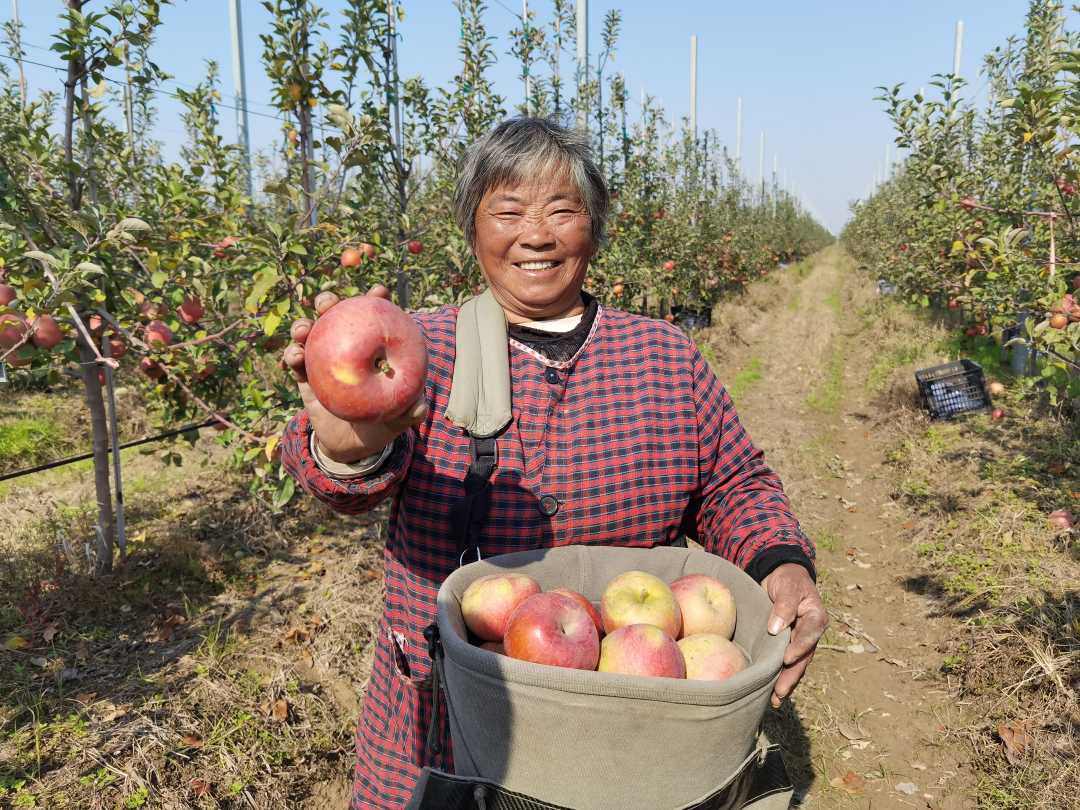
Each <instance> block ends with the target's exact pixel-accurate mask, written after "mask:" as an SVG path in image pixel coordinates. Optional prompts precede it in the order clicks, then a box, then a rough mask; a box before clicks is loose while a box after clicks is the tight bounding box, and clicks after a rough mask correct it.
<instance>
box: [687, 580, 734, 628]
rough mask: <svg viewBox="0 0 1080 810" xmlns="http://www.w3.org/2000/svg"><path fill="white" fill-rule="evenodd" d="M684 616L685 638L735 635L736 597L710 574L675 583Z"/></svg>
mask: <svg viewBox="0 0 1080 810" xmlns="http://www.w3.org/2000/svg"><path fill="white" fill-rule="evenodd" d="M671 592H672V593H673V594H675V601H676V602H678V603H679V610H680V611H681V612H682V635H683V636H693V635H696V634H698V633H715V634H716V635H720V636H723V637H724V638H731V637H732V635H734V633H735V597H734V596H732V595H731V591H729V590H728V589H727V586H725V585H724V583H722V582H721V581H720V580H718V579H716V578H715V577H710V576H707V575H706V574H687V575H686V576H684V577H679V578H678V579H677V580H675V581H674V582H672V583H671Z"/></svg>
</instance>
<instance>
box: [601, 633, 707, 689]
mask: <svg viewBox="0 0 1080 810" xmlns="http://www.w3.org/2000/svg"><path fill="white" fill-rule="evenodd" d="M596 671H597V672H617V673H619V674H622V675H649V676H652V677H654V678H685V677H686V662H685V660H684V659H683V654H682V651H681V650H680V649H679V645H678V644H676V643H675V640H674V639H673V638H671V636H669V635H668V634H667V633H665V632H664V631H663V630H661V629H660V628H659V627H657V626H656V625H653V624H628V625H626V626H625V627H620V628H618V629H617V630H615V631H613V632H612V633H609V634H608V635H606V636H604V640H603V641H602V642H601V643H600V660H599V662H598V663H597V666H596Z"/></svg>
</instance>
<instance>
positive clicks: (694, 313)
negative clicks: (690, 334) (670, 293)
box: [671, 304, 712, 329]
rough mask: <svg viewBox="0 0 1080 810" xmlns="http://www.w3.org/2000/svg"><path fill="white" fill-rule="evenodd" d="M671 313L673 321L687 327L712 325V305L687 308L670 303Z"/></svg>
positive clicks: (699, 327) (698, 327) (694, 327)
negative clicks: (700, 307)
mask: <svg viewBox="0 0 1080 810" xmlns="http://www.w3.org/2000/svg"><path fill="white" fill-rule="evenodd" d="M671 314H672V315H673V316H675V323H677V324H679V326H685V327H686V328H687V329H705V328H706V327H709V326H712V307H707V308H705V309H689V308H687V307H683V306H680V305H679V304H672V306H671Z"/></svg>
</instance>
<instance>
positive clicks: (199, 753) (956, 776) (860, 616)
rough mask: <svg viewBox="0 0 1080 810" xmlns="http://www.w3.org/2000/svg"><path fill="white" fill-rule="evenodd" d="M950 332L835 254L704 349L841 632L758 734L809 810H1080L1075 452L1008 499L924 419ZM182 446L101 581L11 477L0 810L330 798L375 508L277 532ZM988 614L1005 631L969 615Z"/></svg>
mask: <svg viewBox="0 0 1080 810" xmlns="http://www.w3.org/2000/svg"><path fill="white" fill-rule="evenodd" d="M940 337H941V335H940V332H939V333H935V334H934V335H931V336H930V337H928V336H927V335H926V334H924V333H922V332H920V331H919V327H918V325H917V324H916V323H915V321H914V320H912V319H910V318H908V319H906V320H903V319H901V320H897V319H895V318H890V317H887V316H886V315H883V310H882V303H881V302H880V301H877V300H875V294H874V288H873V285H872V280H871V279H870V277H869V276H867V275H866V274H861V273H858V272H856V271H855V269H854V267H853V266H852V263H851V260H850V259H849V258H847V257H846V255H845V254H844V253H843V252H842V250H840V249H839V248H831V249H829V250H827V251H825V252H823V253H822V254H820V255H818V256H816V257H813V258H812V259H811V260H808V261H806V262H804V263H801V264H799V265H796V266H794V267H790V268H787V269H786V270H784V271H782V272H777V273H776V274H774V275H772V276H770V277H768V278H766V279H764V280H761V281H758V282H756V283H754V284H753V285H751V287H750V288H749V289H748V290H747V291H746V293H745V294H744V295H741V296H740V297H739V298H738V299H736V300H733V301H731V302H728V303H726V304H723V305H721V306H719V307H717V309H716V311H715V313H714V325H713V326H712V328H710V329H708V330H705V331H702V332H700V333H697V334H696V335H695V339H696V341H697V342H698V344H699V346H701V348H702V351H703V352H704V353H705V355H706V356H707V357H708V359H709V360H710V362H711V363H713V365H714V367H715V368H716V370H717V372H718V374H719V376H720V378H721V380H722V381H723V382H724V383H725V385H727V386H728V388H729V390H730V391H731V393H732V396H733V398H734V400H735V403H736V406H737V409H738V411H739V414H740V417H741V418H742V420H743V422H744V423H745V424H746V426H747V427H748V429H749V431H750V433H751V435H752V436H753V438H754V440H755V441H756V442H757V443H758V444H759V445H760V446H762V447H763V448H764V449H765V451H766V453H767V458H768V460H769V462H770V464H771V465H772V466H773V467H774V468H775V469H776V470H777V471H778V472H779V473H780V475H781V477H782V479H783V481H784V483H785V487H786V489H787V491H788V493H789V495H790V496H791V499H792V502H793V504H794V507H795V511H796V514H797V515H798V516H799V517H800V519H801V521H802V522H803V523H804V526H805V528H806V529H807V531H808V533H809V534H810V535H811V536H812V537H813V538H814V540H815V541H816V543H817V546H818V567H819V586H820V588H821V590H822V593H823V596H824V598H825V601H826V604H827V606H828V609H829V612H830V615H831V617H832V624H831V627H830V628H829V630H828V632H827V634H826V636H825V638H824V639H823V641H822V644H821V645H820V646H819V650H818V653H817V657H816V659H815V661H814V662H813V664H812V666H811V668H810V670H809V674H808V676H807V677H806V679H805V680H804V682H803V683H802V684H801V685H800V687H799V689H798V690H797V692H796V693H795V696H794V698H793V700H791V701H789V702H788V703H787V704H786V705H785V706H784V707H783V709H782V710H781V711H779V712H777V713H774V714H773V715H772V716H771V717H770V718H769V730H770V734H771V735H772V736H773V737H774V739H777V740H778V741H780V742H781V744H782V745H783V747H784V748H785V752H786V758H787V761H788V765H789V769H790V771H791V773H792V776H793V778H794V780H795V782H796V783H797V788H798V792H797V799H798V801H799V803H800V804H801V806H804V807H813V808H930V810H946V809H948V810H958V809H959V808H966V807H973V806H975V803H976V801H978V806H979V807H980V808H983V807H985V808H991V809H992V810H998V808H1002V809H1004V808H1021V807H1047V808H1049V807H1054V808H1059V807H1078V806H1080V805H1077V804H1075V802H1076V797H1075V796H1072V795H1070V794H1069V793H1066V792H1065V790H1066V789H1067V788H1068V784H1069V780H1070V779H1072V776H1077V777H1080V774H1078V773H1077V770H1076V767H1077V766H1076V765H1075V763H1076V761H1077V756H1076V753H1080V752H1078V751H1077V748H1076V738H1077V731H1076V729H1080V715H1076V714H1070V712H1072V711H1074V707H1075V691H1074V686H1072V685H1073V684H1075V683H1077V680H1076V678H1077V671H1078V670H1080V647H1078V646H1077V645H1076V644H1075V637H1074V636H1072V635H1070V629H1069V628H1070V627H1074V628H1075V630H1073V631H1072V632H1073V633H1080V610H1077V609H1076V607H1077V605H1078V604H1080V603H1078V602H1077V601H1076V595H1075V593H1073V594H1071V595H1070V594H1069V593H1067V592H1066V593H1063V592H1062V591H1061V589H1060V588H1057V589H1056V590H1055V588H1054V587H1052V583H1055V582H1056V583H1059V584H1060V583H1069V582H1074V583H1075V582H1076V581H1078V577H1077V574H1078V572H1080V555H1078V554H1077V553H1076V549H1075V548H1074V547H1073V546H1070V545H1062V543H1061V541H1060V538H1054V537H1051V536H1049V535H1048V534H1047V532H1046V531H1045V514H1046V512H1048V511H1049V509H1050V508H1051V504H1052V503H1054V501H1053V500H1052V498H1057V497H1059V496H1061V497H1067V496H1068V493H1069V491H1070V485H1069V484H1068V482H1062V481H1060V480H1057V479H1060V478H1061V476H1060V475H1059V476H1057V477H1056V479H1055V478H1054V477H1052V476H1051V477H1049V478H1048V477H1047V476H1046V475H1045V468H1046V463H1047V461H1048V460H1049V459H1053V461H1052V462H1050V463H1052V464H1056V465H1058V469H1063V468H1065V467H1068V464H1069V463H1070V462H1069V459H1070V458H1073V457H1075V456H1076V451H1077V450H1078V449H1080V443H1074V444H1068V443H1067V442H1066V441H1064V440H1063V439H1062V438H1061V436H1062V434H1061V429H1060V427H1058V426H1056V425H1055V424H1049V427H1048V428H1046V429H1045V433H1046V435H1047V436H1048V437H1050V438H1047V439H1046V440H1045V442H1044V445H1045V447H1046V448H1047V450H1046V452H1045V453H1044V454H1043V455H1044V456H1045V458H1043V457H1036V456H1034V455H1031V454H1029V455H1030V457H1028V456H1025V458H1026V459H1027V460H1026V461H1024V462H1023V465H1025V466H1023V467H1022V469H1023V470H1024V471H1025V475H1026V477H1024V478H1023V479H1022V480H1023V481H1024V482H1025V484H1024V487H1025V488H1024V489H1023V491H1020V490H1018V488H1017V486H1016V485H1015V484H1014V483H1013V482H1014V481H1015V480H1017V479H1016V470H1017V469H1018V466H1017V465H1018V464H1019V462H1014V461H1012V460H1011V459H1012V456H1011V455H1008V454H1007V453H1006V452H1005V451H1006V450H1008V443H1007V442H1006V441H1005V438H1006V437H1005V436H1004V435H1003V434H1000V435H999V434H998V433H993V432H992V430H997V429H996V428H994V429H991V428H987V427H986V425H987V424H988V423H987V420H986V418H985V417H977V418H973V421H970V422H967V423H965V424H964V425H958V426H954V427H952V428H948V429H945V428H937V427H934V426H928V423H927V421H926V420H925V418H924V417H923V416H922V415H921V414H920V413H919V412H918V409H917V408H915V407H912V402H911V389H912V388H913V386H912V384H911V382H910V380H911V374H910V372H911V368H912V367H913V365H912V364H914V363H921V364H926V365H930V364H932V363H933V361H935V360H936V359H940V358H935V357H933V356H932V353H933V351H934V349H933V348H932V346H934V345H936V343H935V341H936V340H937V339H938V338H940ZM35 396H39V395H35ZM34 401H35V402H37V400H34ZM1017 407H1019V406H1017ZM37 410H38V411H40V410H41V409H40V408H38V409H37ZM4 418H5V416H4V414H3V413H0V428H2V427H3V425H4ZM61 418H62V416H61V415H57V416H56V419H58V420H59V419H61ZM1025 424H1027V423H1025ZM1032 424H1034V423H1032ZM1039 424H1042V423H1039ZM68 429H74V428H73V427H72V426H69V428H68ZM1024 430H1026V431H1027V435H1028V436H1029V437H1030V436H1031V435H1035V434H1036V433H1037V432H1038V429H1036V428H1030V429H1029V428H1024ZM1028 443H1029V444H1030V441H1029V442H1028ZM182 455H183V456H184V458H185V463H184V465H183V466H163V465H162V463H161V461H160V459H159V458H157V457H155V456H153V455H141V454H137V453H134V452H133V453H131V454H130V455H127V454H125V456H124V458H125V465H126V466H125V475H126V480H128V482H129V485H128V504H129V521H130V526H131V534H132V541H131V556H130V559H129V561H128V564H127V566H126V567H125V568H124V569H123V570H122V571H120V572H118V573H117V574H115V575H114V576H113V577H111V578H108V579H106V580H101V581H92V580H88V579H86V578H83V577H79V576H73V575H72V569H73V568H77V565H76V564H75V563H76V562H77V561H73V560H72V559H71V557H72V554H73V553H74V554H75V555H76V556H77V551H78V548H79V547H80V543H79V542H75V541H76V540H79V539H84V538H85V537H86V536H88V534H89V532H90V531H91V528H90V527H91V525H92V508H91V501H92V482H91V481H90V480H89V476H88V475H86V470H85V468H83V469H82V470H81V471H80V470H77V469H76V470H73V469H72V468H67V469H66V470H56V471H53V472H50V473H45V474H42V475H41V476H38V477H35V478H33V479H23V480H22V481H21V482H17V485H16V484H8V485H0V487H3V489H0V501H2V502H3V508H0V579H2V580H3V581H4V582H5V588H4V592H3V593H2V594H0V644H2V646H0V807H2V808H7V807H50V808H54V807H55V808H80V810H81V808H113V807H124V808H140V807H153V808H170V810H171V809H172V808H176V810H180V808H184V809H185V810H186V809H187V808H230V809H231V808H256V809H257V810H264V809H265V810H292V809H293V808H300V809H301V810H338V809H340V810H344V808H345V807H346V805H347V801H348V790H349V768H350V766H351V761H352V755H351V750H350V748H351V730H352V726H353V724H354V722H355V718H356V716H357V715H358V711H359V705H360V702H361V700H362V696H363V692H364V688H365V685H366V679H367V674H368V671H369V668H370V655H371V641H372V634H373V632H374V626H375V622H376V621H377V618H378V613H379V609H380V605H381V600H382V590H381V566H382V556H381V555H382V539H383V536H384V535H383V532H384V522H385V512H382V511H380V512H376V513H374V514H371V515H367V516H362V517H359V518H347V517H342V516H340V515H336V514H332V513H330V512H329V511H328V510H326V509H325V508H323V507H321V506H319V505H317V504H315V503H313V502H312V501H311V500H310V499H306V498H300V499H298V500H297V502H296V503H295V504H294V505H293V506H290V509H289V511H288V513H287V514H285V515H280V516H272V515H270V514H269V513H268V512H267V510H266V509H265V508H264V507H262V506H258V505H253V504H252V503H251V502H250V499H249V498H248V496H247V494H246V491H245V490H246V486H245V483H244V482H243V481H242V480H239V479H237V478H234V477H233V476H231V475H230V474H229V473H228V472H227V471H225V469H224V467H223V465H222V456H223V454H222V452H221V451H220V450H216V449H215V445H214V443H213V441H212V440H208V439H202V440H200V441H199V442H198V443H197V444H196V445H195V446H193V447H191V448H189V449H186V450H184V451H183V453H182ZM1033 459H1034V460H1033ZM1006 462H1008V463H1006ZM995 464H997V465H998V467H994V466H993V465H995ZM1062 465H1064V466H1062ZM14 466H19V465H17V464H16V465H14ZM999 468H1000V469H1002V470H1006V469H1007V471H1008V476H1007V477H1001V476H998V477H997V478H995V473H994V472H993V471H994V469H999ZM1036 468H1038V469H1036ZM988 469H989V470H990V472H987V470H988ZM1040 471H1041V472H1040ZM1053 486H1057V489H1056V490H1055V489H1052V487H1053ZM1071 489H1073V490H1080V486H1071ZM986 493H990V494H991V495H993V497H995V498H997V500H995V501H991V502H989V503H987V502H986V501H985V498H986V497H988V496H987V495H986ZM1072 494H1073V496H1075V497H1076V498H1080V492H1073V493H1072ZM1020 496H1022V497H1023V499H1024V500H1023V501H1022V502H1021V501H1017V500H1016V499H1017V498H1018V497H1020ZM979 499H983V500H979ZM1018 504H1019V505H1018ZM988 515H993V516H995V517H994V518H993V524H992V527H991V526H990V524H989V523H988V522H987V521H988V520H989V518H988V517H987V516H988ZM1001 515H1005V517H1001ZM1021 515H1022V517H1023V520H1020V517H1018V516H1021ZM1025 521H1026V522H1025ZM1006 523H1007V524H1008V527H1009V532H1010V533H1009V534H1008V535H1007V538H1006V539H1005V540H1003V539H1002V538H1003V537H1004V535H1002V534H1001V529H1002V526H1004V525H1005V524H1006ZM1021 523H1023V526H1021ZM943 527H944V529H947V531H944V530H943ZM1024 527H1027V528H1024ZM987 538H989V540H988V539H987ZM1055 544H1056V545H1055ZM1013 547H1015V548H1016V549H1017V552H1016V554H1015V556H1013V557H1010V556H1008V555H1009V554H1011V553H1012V552H1010V551H1009V550H1010V549H1011V548H1013ZM964 549H968V550H969V551H966V552H965V554H966V555H967V556H961V555H960V552H961V551H963V550H964ZM1009 560H1014V561H1015V562H1016V565H1015V566H1014V567H1012V568H1010V567H1009V565H1008V564H1006V563H1008V561H1009ZM988 561H989V562H988ZM1010 564H1011V563H1010ZM1021 582H1022V583H1024V587H1014V585H1016V584H1017V583H1021ZM1006 584H1008V587H1007V588H1006ZM1036 586H1037V588H1036ZM1025 588H1026V589H1025ZM1040 589H1041V590H1040ZM1036 591H1039V592H1041V593H1043V594H1045V598H1042V597H1040V598H1036V597H1037V596H1038V593H1037V592H1036ZM1014 592H1015V593H1017V594H1019V596H1018V597H1017V600H1019V601H1015V602H1008V603H1007V604H1006V603H1005V602H1004V601H1003V600H1004V597H1005V595H1006V594H1012V593H1014ZM994 610H997V611H998V613H996V614H995V613H993V611H994ZM1005 610H1009V611H1012V614H1011V615H1012V616H1013V618H1014V619H1015V620H1016V621H1019V622H1021V623H1020V624H1019V625H1017V624H1015V623H1010V622H1012V619H1010V620H1009V621H1002V622H1000V623H995V622H996V620H995V621H990V620H989V619H987V618H986V617H987V616H990V617H991V619H992V618H993V617H994V616H1000V615H1002V611H1005ZM1040 622H1041V624H1040ZM1070 623H1072V624H1070ZM1016 627H1022V628H1024V629H1025V633H1023V634H1019V633H1017V632H1016V629H1015V628H1016ZM1062 628H1064V630H1062ZM990 631H992V632H990ZM988 633H989V634H988ZM995 633H996V635H995ZM1025 639H1026V641H1025ZM1043 648H1045V650H1046V655H1041V654H1039V653H1038V650H1039V649H1043ZM1031 650H1036V652H1031ZM1006 664H1008V666H1006ZM1010 667H1011V668H1010ZM1039 667H1041V669H1040V668H1039ZM1017 673H1019V674H1017ZM1044 676H1045V677H1044ZM1004 696H1008V697H1007V699H1006V697H1004ZM1070 717H1073V718H1077V719H1075V720H1069V719H1068V718H1070ZM1001 721H1008V722H1014V721H1015V724H1014V726H1013V728H1014V729H1016V734H1015V736H1013V737H1010V739H1013V740H1014V745H1013V747H1012V749H1011V750H1010V759H1009V761H1008V762H1006V761H1005V758H1004V756H1003V755H1002V740H1001V739H1000V738H999V736H996V735H1000V734H1001V733H1002V732H1001V731H1000V726H998V725H997V724H998V723H999V722H1001ZM1017 724H1018V725H1017ZM995 728H998V729H999V730H998V731H997V732H995V731H994V729H995ZM1025 729H1026V730H1025ZM1029 733H1030V736H1021V735H1029ZM1024 741H1026V742H1024ZM1025 747H1026V748H1027V749H1028V751H1027V754H1026V755H1025V752H1024V749H1025ZM1036 750H1038V751H1039V752H1040V755H1041V754H1045V757H1042V758H1041V759H1036V758H1035V757H1034V756H1032V752H1033V751H1036ZM973 753H974V754H976V755H973ZM1014 756H1015V758H1016V762H1017V763H1021V764H1023V767H1013V757H1014ZM1025 756H1028V757H1029V758H1028V759H1024V757H1025ZM1039 762H1044V763H1045V764H1044V770H1043V771H1040V770H1038V767H1037V766H1038V763H1039ZM1070 762H1072V763H1073V764H1072V765H1068V763H1070ZM988 763H992V765H991V764H988ZM1070 774H1072V776H1070ZM1025 780H1026V781H1025ZM1055 780H1056V781H1059V782H1060V788H1061V789H1060V790H1059V791H1058V792H1053V793H1047V792H1045V791H1044V792H1043V793H1041V794H1038V795H1039V796H1041V798H1038V799H1032V798H1030V797H1032V796H1035V795H1036V793H1037V792H1038V790H1041V789H1042V787H1041V786H1043V785H1045V784H1049V783H1050V782H1054V781H1055ZM1062 780H1063V781H1062ZM1033 785H1034V786H1035V787H1032V786H1033ZM976 796H977V797H978V799H977V800H976V799H975V798H974V797H976Z"/></svg>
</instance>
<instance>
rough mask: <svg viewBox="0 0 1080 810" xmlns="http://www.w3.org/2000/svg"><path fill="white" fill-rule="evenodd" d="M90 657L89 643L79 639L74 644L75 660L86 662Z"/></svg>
mask: <svg viewBox="0 0 1080 810" xmlns="http://www.w3.org/2000/svg"><path fill="white" fill-rule="evenodd" d="M89 657H90V645H89V644H87V643H86V642H85V641H80V642H79V643H78V644H76V645H75V660H76V661H80V662H82V663H86V659H87V658H89Z"/></svg>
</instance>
